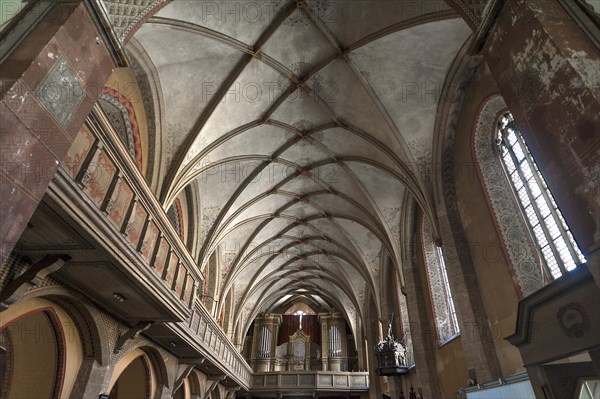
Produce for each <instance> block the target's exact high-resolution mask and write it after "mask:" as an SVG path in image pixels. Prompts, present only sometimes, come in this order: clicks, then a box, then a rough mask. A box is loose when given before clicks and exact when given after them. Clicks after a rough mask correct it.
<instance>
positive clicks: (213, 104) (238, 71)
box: [161, 54, 252, 202]
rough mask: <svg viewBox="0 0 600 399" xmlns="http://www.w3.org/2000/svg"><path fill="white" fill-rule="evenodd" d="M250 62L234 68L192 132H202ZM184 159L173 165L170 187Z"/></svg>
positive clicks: (187, 141) (192, 137)
mask: <svg viewBox="0 0 600 399" xmlns="http://www.w3.org/2000/svg"><path fill="white" fill-rule="evenodd" d="M250 61H252V56H250V55H247V54H246V55H245V56H244V57H242V58H241V59H240V61H239V62H238V63H237V64H236V66H235V67H234V68H233V70H232V71H231V73H230V74H229V76H227V78H226V80H225V82H224V84H222V85H221V86H219V88H218V89H217V92H216V93H215V95H214V96H213V97H212V98H211V100H210V102H209V104H208V105H207V107H206V109H205V110H204V111H203V112H202V113H201V114H200V117H199V118H198V120H197V121H196V122H195V123H194V126H193V128H192V132H199V131H200V129H201V126H203V125H204V124H205V123H206V121H207V120H208V119H209V118H210V116H211V115H212V113H213V112H214V111H215V109H217V106H218V105H219V103H220V102H221V101H222V100H223V97H224V96H225V95H226V93H227V90H228V89H229V87H230V86H231V84H233V82H235V80H236V79H237V78H238V77H239V76H240V74H241V73H242V71H243V70H244V69H245V68H246V66H247V65H248V63H250ZM195 139H196V134H191V135H190V136H188V137H186V139H185V142H184V144H183V147H184V148H186V149H187V148H189V146H191V145H192V143H193V142H194V141H195ZM178 152H179V153H183V154H185V153H186V152H187V150H186V151H184V152H181V151H179V150H178ZM184 158H185V157H184V156H179V157H178V160H176V161H175V164H174V165H171V169H170V170H169V172H168V174H167V178H166V182H167V183H168V184H169V185H170V184H171V183H170V182H172V181H173V180H174V178H175V177H176V176H177V171H178V170H179V169H180V168H181V165H182V163H183V162H184ZM170 192H171V188H170V187H169V189H168V190H163V193H170ZM161 199H162V200H163V202H164V200H165V198H161Z"/></svg>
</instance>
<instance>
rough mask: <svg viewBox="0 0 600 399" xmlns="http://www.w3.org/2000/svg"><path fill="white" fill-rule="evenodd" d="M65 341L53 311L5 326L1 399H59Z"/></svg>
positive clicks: (0, 363)
mask: <svg viewBox="0 0 600 399" xmlns="http://www.w3.org/2000/svg"><path fill="white" fill-rule="evenodd" d="M63 340H64V338H63V335H62V331H61V328H60V321H59V320H58V317H57V316H56V314H55V313H54V311H53V310H52V309H51V308H47V309H44V310H36V311H33V312H31V313H29V314H26V315H23V316H21V317H19V318H17V319H14V320H12V321H10V322H9V323H6V324H5V325H3V326H2V328H1V329H0V345H2V348H3V350H2V351H1V352H0V353H1V355H0V372H1V373H2V377H1V378H2V380H1V381H2V388H1V391H0V396H1V397H5V398H15V399H17V398H24V399H25V398H58V397H59V396H60V394H61V391H62V382H63V380H62V377H63V374H64V365H65V364H64V357H65V351H64V342H63ZM32 381H35V384H32Z"/></svg>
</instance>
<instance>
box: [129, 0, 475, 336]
mask: <svg viewBox="0 0 600 399" xmlns="http://www.w3.org/2000/svg"><path fill="white" fill-rule="evenodd" d="M226 4H229V5H230V6H231V7H232V8H229V9H225V8H223V9H222V7H226ZM470 34H471V28H470V27H469V26H468V25H467V24H466V23H465V22H464V20H463V19H462V18H461V17H459V15H458V14H457V13H456V11H455V10H454V9H452V8H450V7H449V6H448V5H447V4H446V2H443V1H426V2H421V3H419V4H417V5H416V6H415V2H407V1H327V0H312V1H274V2H272V3H261V2H256V3H255V2H246V3H244V2H230V3H228V2H222V3H219V2H216V3H215V2H204V1H197V0H194V1H183V0H178V1H174V2H172V3H170V4H168V5H166V6H165V7H164V8H162V9H161V10H160V11H159V12H158V13H156V14H155V15H154V16H152V17H151V18H149V19H148V20H147V21H146V22H145V23H144V24H143V25H142V26H141V28H140V29H139V30H138V31H137V33H136V34H135V35H134V36H133V38H132V39H131V41H130V42H129V44H128V49H127V51H128V52H129V54H130V55H131V56H132V57H133V58H137V60H134V62H138V63H143V64H145V65H146V66H149V67H148V68H152V69H153V71H152V73H150V72H148V73H147V75H149V76H154V77H155V87H156V88H157V90H156V92H157V93H155V97H156V98H157V101H158V104H155V105H154V107H155V109H157V110H159V111H157V112H158V113H159V114H160V115H159V119H160V123H159V126H158V127H157V132H161V137H162V145H161V149H160V151H157V154H159V158H157V159H159V160H160V161H159V162H160V175H161V176H162V179H161V182H160V183H159V185H158V187H157V188H156V191H157V195H158V196H159V198H160V199H161V201H162V203H163V205H164V207H165V209H167V208H168V207H169V206H170V205H171V203H172V202H173V201H174V199H175V198H176V197H177V195H179V193H181V192H182V190H185V189H186V187H187V188H188V190H190V189H191V190H195V191H196V195H195V197H196V198H197V204H196V207H197V209H195V212H197V213H198V215H199V216H198V220H199V226H197V227H196V230H197V231H199V241H198V242H199V245H198V251H199V255H200V256H199V259H201V260H202V261H201V268H202V269H205V268H207V266H208V263H209V259H210V258H211V255H212V254H215V255H216V256H217V257H218V258H219V262H218V263H219V265H220V270H219V275H218V278H219V282H218V284H219V286H220V288H219V290H218V291H219V293H218V296H217V299H220V300H221V301H220V306H223V298H225V296H226V295H227V294H228V292H229V290H232V289H233V292H234V298H235V304H234V310H235V312H234V314H235V315H236V320H235V322H236V323H241V327H242V329H245V328H247V327H248V326H249V323H250V321H251V320H252V319H253V318H254V317H255V316H256V315H257V314H258V313H260V312H267V311H269V310H270V309H274V308H276V307H278V306H280V305H281V304H282V303H285V302H289V301H290V299H293V298H304V299H305V300H306V301H307V302H309V303H311V302H312V303H313V304H315V306H320V307H325V308H337V309H340V310H342V311H343V312H344V313H345V316H346V317H347V319H348V321H349V322H350V324H351V325H352V327H353V328H357V327H358V324H357V320H361V319H362V318H363V316H366V315H365V312H367V311H368V309H369V303H370V301H371V300H373V301H374V304H375V308H376V309H378V311H380V306H381V304H380V303H379V301H380V299H379V298H380V296H381V293H382V289H383V284H389V281H384V279H383V278H382V276H381V270H382V266H384V262H386V260H387V254H389V255H390V257H391V259H392V262H393V263H395V264H399V262H400V259H401V256H402V251H403V248H402V242H401V240H402V239H401V234H400V230H401V226H400V224H401V214H402V209H403V206H404V205H405V204H406V202H407V201H412V200H413V199H414V200H416V202H417V204H418V205H419V206H420V207H422V208H423V209H424V210H426V213H428V214H431V212H432V209H433V204H432V200H431V187H430V185H431V182H430V180H429V179H428V178H427V173H422V172H423V170H426V169H427V167H428V166H430V165H431V164H432V163H433V162H435V159H433V156H432V152H433V150H432V149H433V145H434V144H433V143H434V137H433V135H434V124H435V118H436V112H437V108H438V100H439V97H440V93H441V90H442V87H443V84H444V80H445V77H446V74H447V72H448V70H449V68H450V66H451V64H452V62H453V60H454V58H455V56H456V54H457V53H458V51H459V50H460V48H461V47H462V46H463V45H464V44H465V42H466V41H467V39H468V38H469V36H470ZM141 58H144V60H143V62H140V59H141ZM215 251H216V252H215ZM379 316H382V315H379ZM383 316H385V315H383Z"/></svg>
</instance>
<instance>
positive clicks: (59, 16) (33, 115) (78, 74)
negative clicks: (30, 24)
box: [0, 1, 115, 265]
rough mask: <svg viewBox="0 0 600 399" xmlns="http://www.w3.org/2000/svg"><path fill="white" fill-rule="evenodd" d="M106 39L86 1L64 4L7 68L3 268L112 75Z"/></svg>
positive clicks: (1, 155)
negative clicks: (98, 28)
mask: <svg viewBox="0 0 600 399" xmlns="http://www.w3.org/2000/svg"><path fill="white" fill-rule="evenodd" d="M33 12H35V11H33ZM101 37H102V36H101V34H100V33H99V31H98V30H97V28H96V26H95V24H94V22H93V19H92V17H91V16H90V13H89V11H88V9H87V7H86V5H85V4H84V2H82V1H81V2H77V1H58V2H56V4H54V5H52V7H51V9H50V10H49V11H48V12H47V14H46V15H45V16H44V17H42V19H41V21H40V22H39V23H38V24H37V25H36V26H35V27H34V28H33V30H32V31H31V32H30V33H29V34H28V35H27V36H26V37H25V38H24V39H23V41H22V42H21V44H20V45H19V46H18V47H17V48H16V49H15V50H14V51H13V52H12V53H10V54H9V55H8V57H7V58H6V60H5V61H4V62H3V63H2V66H1V68H2V81H1V86H0V97H1V99H2V102H1V103H0V148H1V151H0V179H1V185H0V203H1V204H2V207H1V208H0V220H2V224H0V265H2V264H3V263H4V261H5V260H6V257H7V256H8V254H9V253H10V252H11V251H12V249H13V247H14V245H15V243H16V241H17V240H18V239H19V237H20V235H21V233H22V232H23V230H24V228H25V226H26V225H27V222H28V221H29V219H30V218H31V216H32V215H33V212H34V211H35V209H36V208H37V206H38V203H39V202H40V200H41V198H42V195H43V194H44V192H45V191H46V188H47V187H48V184H49V182H50V180H51V179H52V177H53V176H54V174H55V173H56V170H57V168H58V165H59V163H60V162H61V161H62V159H63V157H64V155H65V154H66V152H67V150H68V149H69V147H70V145H71V143H72V142H73V139H74V138H75V136H76V134H77V132H78V131H79V129H80V127H81V126H82V124H83V122H84V120H85V118H86V117H87V115H88V114H89V112H90V110H91V109H92V106H93V105H94V103H95V102H96V98H97V96H98V94H100V92H101V89H102V87H103V86H104V84H105V82H106V81H107V79H108V77H109V76H110V74H111V73H112V69H113V68H114V66H115V64H114V62H113V59H112V58H111V55H110V53H109V51H108V48H107V46H106V45H105V43H104V42H103V41H102V39H101Z"/></svg>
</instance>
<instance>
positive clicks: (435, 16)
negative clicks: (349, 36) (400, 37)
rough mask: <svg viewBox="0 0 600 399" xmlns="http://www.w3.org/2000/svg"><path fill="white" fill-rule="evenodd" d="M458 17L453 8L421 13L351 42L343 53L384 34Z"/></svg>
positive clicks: (362, 45)
mask: <svg viewBox="0 0 600 399" xmlns="http://www.w3.org/2000/svg"><path fill="white" fill-rule="evenodd" d="M456 18H458V13H457V12H456V11H454V10H453V9H448V10H441V11H436V12H432V13H428V14H423V15H419V16H417V17H414V18H410V19H407V20H403V21H400V22H397V23H395V24H393V25H390V26H388V27H386V28H383V29H381V30H378V31H377V32H374V33H372V34H370V35H368V36H365V37H364V38H362V39H360V40H357V41H356V42H354V43H352V44H350V45H349V46H348V47H346V48H344V49H343V54H344V55H346V54H348V53H350V52H352V51H354V50H357V49H359V48H361V47H364V46H366V45H368V44H369V43H371V42H374V41H375V40H377V39H380V38H382V37H384V36H387V35H390V34H392V33H395V32H398V31H399V30H403V29H409V28H412V27H414V26H417V25H421V24H425V23H428V22H436V21H442V20H446V19H456Z"/></svg>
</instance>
